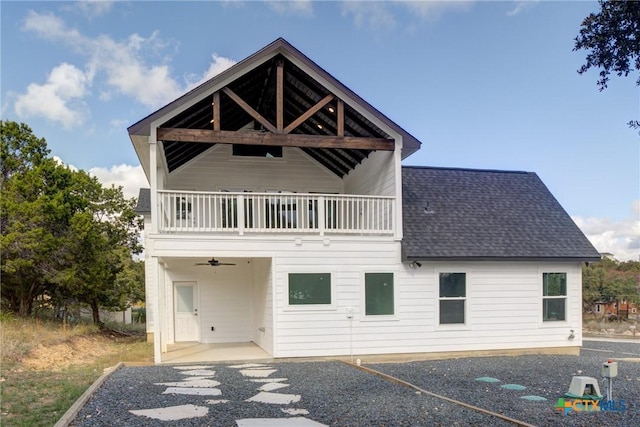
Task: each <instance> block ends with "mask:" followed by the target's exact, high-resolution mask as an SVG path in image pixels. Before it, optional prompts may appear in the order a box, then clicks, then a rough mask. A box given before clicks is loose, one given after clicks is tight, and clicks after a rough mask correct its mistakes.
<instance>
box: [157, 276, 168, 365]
mask: <svg viewBox="0 0 640 427" xmlns="http://www.w3.org/2000/svg"><path fill="white" fill-rule="evenodd" d="M159 273H160V274H159V275H158V276H159V278H160V280H159V283H158V287H159V288H160V296H159V301H160V307H159V308H158V311H159V312H160V313H161V316H160V320H159V323H160V330H161V332H160V334H161V335H160V352H161V353H166V352H167V343H168V342H169V313H168V311H167V307H168V306H169V307H170V305H168V304H169V302H168V301H167V298H168V296H167V294H168V292H167V283H170V280H169V278H168V277H167V276H168V274H167V269H166V265H165V264H160V265H159Z"/></svg>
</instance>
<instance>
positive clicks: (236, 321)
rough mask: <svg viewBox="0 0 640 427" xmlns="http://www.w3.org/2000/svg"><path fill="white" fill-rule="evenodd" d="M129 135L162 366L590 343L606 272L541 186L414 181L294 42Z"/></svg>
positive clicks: (405, 138) (428, 174)
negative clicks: (181, 348)
mask: <svg viewBox="0 0 640 427" xmlns="http://www.w3.org/2000/svg"><path fill="white" fill-rule="evenodd" d="M129 134H130V137H131V140H132V142H133V145H134V147H135V149H136V152H137V153H138V156H139V159H140V162H141V164H142V166H143V168H144V170H145V173H146V174H147V178H148V180H149V183H150V188H149V189H143V190H141V193H140V198H139V201H138V211H139V212H140V213H141V214H143V215H144V216H145V261H146V291H147V327H148V333H149V335H150V336H152V337H153V340H154V343H155V359H156V362H161V361H162V357H163V355H164V354H165V352H166V351H167V348H168V346H170V345H172V344H175V343H181V342H200V343H242V342H253V343H255V344H256V345H258V346H260V347H261V348H262V349H264V350H265V351H266V352H267V353H269V354H271V355H272V356H273V357H304V356H340V355H350V354H353V355H366V354H395V353H422V352H458V351H505V350H525V349H535V350H536V351H537V350H549V349H552V350H553V351H560V352H574V351H575V350H576V349H577V348H578V347H579V346H580V344H581V320H582V318H581V311H582V310H581V307H582V304H581V301H582V298H581V264H582V263H583V262H585V261H591V260H597V259H599V254H598V253H597V252H596V251H595V249H594V248H593V247H592V246H591V245H590V244H589V242H588V241H587V239H586V238H585V236H584V235H583V234H582V233H581V232H580V231H579V229H578V228H577V227H576V226H575V224H574V223H573V222H572V221H571V219H570V217H569V216H568V215H567V213H566V212H565V211H564V210H563V209H562V207H561V206H560V205H559V204H558V202H557V201H556V200H555V199H554V198H553V196H552V195H551V194H550V193H549V191H548V190H547V188H546V187H545V186H544V184H543V183H542V182H541V181H540V180H539V178H538V177H537V176H536V175H535V174H533V173H527V172H508V171H488V170H468V169H455V168H429V167H403V166H402V161H403V160H404V159H406V158H407V157H409V156H410V155H411V154H413V153H414V152H416V151H417V150H418V149H419V148H420V142H419V141H417V140H416V139H415V138H414V137H413V136H412V135H410V134H409V133H408V132H406V131H405V130H404V129H402V128H401V127H400V126H398V125H397V124H396V123H394V122H393V121H391V120H390V119H389V118H387V117H386V116H384V115H382V114H381V113H380V112H379V111H378V110H376V109H375V108H374V107H373V106H371V105H369V104H368V103H367V102H366V101H365V100H363V99H362V98H360V97H359V96H358V95H357V94H355V93H354V92H352V91H351V90H349V89H348V88H347V87H346V86H344V85H343V84H342V83H340V82H339V81H337V80H336V79H335V78H333V77H332V76H331V75H330V74H329V73H327V72H326V71H325V70H323V69H322V68H320V67H319V66H318V65H317V64H315V63H314V62H312V61H311V60H310V59H309V58H307V57H306V56H305V55H303V54H302V53H301V52H300V51H298V50H297V49H296V48H294V47H293V46H292V45H290V44H289V43H288V42H286V41H285V40H283V39H278V40H276V41H275V42H273V43H271V44H270V45H268V46H266V47H265V48H263V49H261V50H260V51H258V52H256V53H255V54H253V55H252V56H250V57H248V58H247V59H245V60H243V61H242V62H240V63H238V64H236V65H235V66H233V67H231V68H230V69H228V70H226V71H224V72H223V73H221V74H219V75H218V76H216V77H214V78H212V79H211V80H209V81H208V82H206V83H204V84H202V85H201V86H199V87H197V88H195V89H194V90H192V91H191V92H189V93H187V94H185V95H184V96H182V97H181V98H179V99H177V100H175V101H174V102H172V103H170V104H168V105H167V106H165V107H163V108H161V109H160V110H158V111H156V112H155V113H153V114H151V115H150V116H148V117H146V118H144V119H142V120H140V121H139V122H138V123H136V124H134V125H132V126H131V127H130V128H129ZM572 331H573V333H572ZM570 336H571V338H570Z"/></svg>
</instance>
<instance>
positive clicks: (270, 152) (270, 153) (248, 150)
mask: <svg viewBox="0 0 640 427" xmlns="http://www.w3.org/2000/svg"><path fill="white" fill-rule="evenodd" d="M232 153H233V155H234V156H241V157H266V158H273V157H282V147H278V146H270V145H244V144H233V148H232Z"/></svg>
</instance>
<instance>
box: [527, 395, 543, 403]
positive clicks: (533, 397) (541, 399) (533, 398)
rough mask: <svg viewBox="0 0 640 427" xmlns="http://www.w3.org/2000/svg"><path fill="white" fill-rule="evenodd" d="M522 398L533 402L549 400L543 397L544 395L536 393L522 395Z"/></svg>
mask: <svg viewBox="0 0 640 427" xmlns="http://www.w3.org/2000/svg"><path fill="white" fill-rule="evenodd" d="M520 399H524V400H530V401H532V402H544V401H546V400H547V398H546V397H542V396H535V395H531V396H520Z"/></svg>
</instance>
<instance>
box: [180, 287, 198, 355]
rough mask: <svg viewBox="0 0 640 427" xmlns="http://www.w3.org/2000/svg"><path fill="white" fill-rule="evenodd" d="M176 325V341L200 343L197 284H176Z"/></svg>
mask: <svg viewBox="0 0 640 427" xmlns="http://www.w3.org/2000/svg"><path fill="white" fill-rule="evenodd" d="M173 294H174V304H173V309H174V317H173V318H174V323H175V325H174V326H175V340H176V342H181V341H198V340H199V338H200V334H199V333H198V331H199V324H200V322H199V321H198V286H197V284H196V283H192V282H190V283H187V282H176V283H174V293H173Z"/></svg>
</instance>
